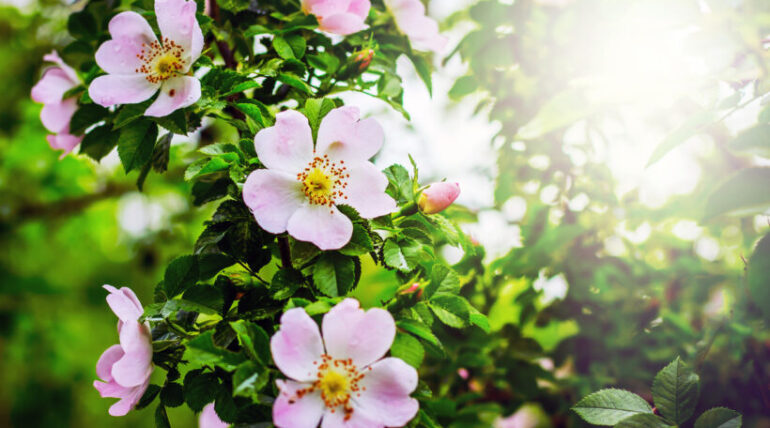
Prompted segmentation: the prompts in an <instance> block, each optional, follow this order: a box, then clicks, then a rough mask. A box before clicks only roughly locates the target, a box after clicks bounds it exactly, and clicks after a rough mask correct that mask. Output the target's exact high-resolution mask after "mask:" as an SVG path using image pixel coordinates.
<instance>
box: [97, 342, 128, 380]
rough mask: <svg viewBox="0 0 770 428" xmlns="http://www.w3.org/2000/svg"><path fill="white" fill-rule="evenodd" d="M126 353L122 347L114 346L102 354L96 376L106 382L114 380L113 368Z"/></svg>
mask: <svg viewBox="0 0 770 428" xmlns="http://www.w3.org/2000/svg"><path fill="white" fill-rule="evenodd" d="M123 355H124V352H123V348H121V347H120V345H112V346H110V347H109V348H107V350H105V351H104V352H103V353H102V356H101V357H99V361H98V362H97V363H96V375H97V376H99V378H100V379H102V380H103V381H105V382H109V381H111V380H112V366H113V365H114V364H115V363H116V362H117V361H118V360H120V359H121V358H123Z"/></svg>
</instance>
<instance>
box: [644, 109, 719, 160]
mask: <svg viewBox="0 0 770 428" xmlns="http://www.w3.org/2000/svg"><path fill="white" fill-rule="evenodd" d="M713 122H714V112H712V111H710V110H707V111H701V112H699V113H696V114H695V115H693V116H691V117H690V118H688V119H687V120H685V122H684V123H683V124H682V125H681V126H679V128H677V129H676V130H675V131H674V132H672V133H671V134H669V135H668V136H667V137H666V138H665V139H664V140H663V142H661V143H660V144H659V145H658V146H657V147H655V151H653V152H652V156H650V160H648V161H647V166H648V167H649V166H650V165H652V164H654V163H655V162H657V161H659V160H661V159H662V158H663V156H665V155H666V154H667V153H668V152H670V151H671V150H673V149H674V148H676V147H677V146H679V145H680V144H682V143H684V142H685V141H687V140H688V139H689V138H690V137H693V136H695V135H697V134H698V133H700V132H702V131H703V130H704V129H705V128H706V126H708V125H710V124H711V123H713Z"/></svg>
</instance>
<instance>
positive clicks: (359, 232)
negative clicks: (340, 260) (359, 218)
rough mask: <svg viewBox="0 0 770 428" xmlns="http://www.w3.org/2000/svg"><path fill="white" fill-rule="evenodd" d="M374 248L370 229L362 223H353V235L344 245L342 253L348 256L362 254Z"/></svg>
mask: <svg viewBox="0 0 770 428" xmlns="http://www.w3.org/2000/svg"><path fill="white" fill-rule="evenodd" d="M373 250H374V243H373V242H372V238H371V236H369V231H368V230H367V229H366V227H364V226H363V225H362V224H360V223H353V235H352V236H351V237H350V242H348V244H347V245H345V246H344V247H342V249H341V250H340V253H342V254H344V255H346V256H362V255H364V254H366V253H368V252H371V251H373Z"/></svg>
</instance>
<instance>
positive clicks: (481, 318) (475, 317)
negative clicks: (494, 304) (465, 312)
mask: <svg viewBox="0 0 770 428" xmlns="http://www.w3.org/2000/svg"><path fill="white" fill-rule="evenodd" d="M468 308H469V310H470V318H469V319H470V322H471V324H473V325H475V326H476V327H478V328H480V329H482V330H484V333H489V331H490V329H491V327H490V325H489V318H487V316H486V315H484V314H482V313H481V312H479V311H478V309H476V308H474V307H473V306H471V305H470V304H468Z"/></svg>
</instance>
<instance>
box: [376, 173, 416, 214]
mask: <svg viewBox="0 0 770 428" xmlns="http://www.w3.org/2000/svg"><path fill="white" fill-rule="evenodd" d="M383 172H384V173H385V176H386V177H388V181H389V182H390V184H389V185H388V189H387V190H386V192H387V193H388V194H389V195H390V196H392V197H393V198H394V199H396V201H398V203H399V205H401V204H403V203H406V202H412V201H413V200H414V183H413V182H412V178H411V177H409V171H407V170H406V168H404V167H403V166H401V165H398V164H394V165H391V166H389V167H387V168H386V169H385V171H383Z"/></svg>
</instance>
